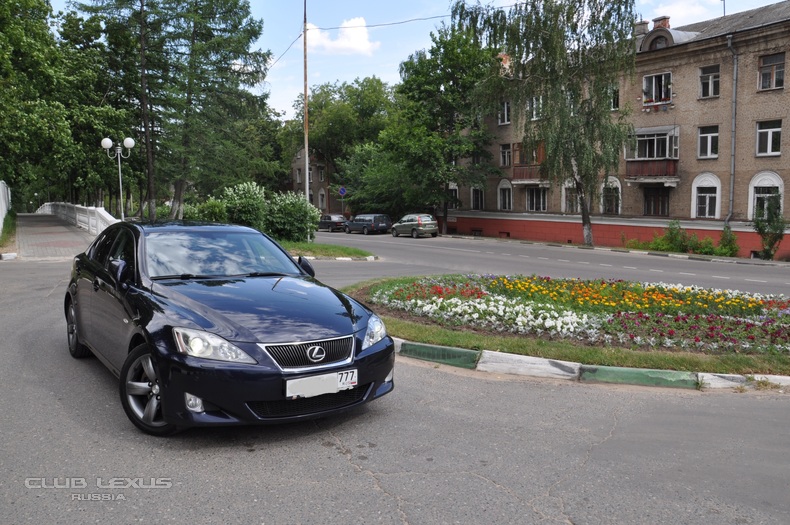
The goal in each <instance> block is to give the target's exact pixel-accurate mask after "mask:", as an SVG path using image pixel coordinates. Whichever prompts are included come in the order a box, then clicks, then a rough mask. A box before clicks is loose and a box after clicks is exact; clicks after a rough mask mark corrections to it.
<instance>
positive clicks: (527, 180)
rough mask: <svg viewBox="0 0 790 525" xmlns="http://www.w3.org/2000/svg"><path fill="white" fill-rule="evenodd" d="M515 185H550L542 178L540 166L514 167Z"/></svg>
mask: <svg viewBox="0 0 790 525" xmlns="http://www.w3.org/2000/svg"><path fill="white" fill-rule="evenodd" d="M510 182H512V183H513V184H534V185H540V186H544V185H546V184H547V183H548V181H547V180H544V179H542V178H541V177H540V164H516V165H515V166H513V178H512V179H511V181H510Z"/></svg>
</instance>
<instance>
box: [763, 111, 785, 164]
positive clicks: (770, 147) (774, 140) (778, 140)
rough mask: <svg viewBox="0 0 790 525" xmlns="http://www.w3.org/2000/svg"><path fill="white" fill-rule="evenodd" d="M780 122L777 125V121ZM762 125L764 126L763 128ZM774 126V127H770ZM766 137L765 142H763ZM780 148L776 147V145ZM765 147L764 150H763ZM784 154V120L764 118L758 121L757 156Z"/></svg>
mask: <svg viewBox="0 0 790 525" xmlns="http://www.w3.org/2000/svg"><path fill="white" fill-rule="evenodd" d="M777 122H778V123H779V127H776V124H775V123H777ZM761 126H763V127H762V128H761ZM768 126H773V127H768ZM762 139H764V142H765V143H764V144H761V142H762ZM775 145H776V146H777V147H778V149H776V150H775V149H774V146H775ZM761 148H764V151H761ZM781 154H782V120H781V119H774V120H764V121H762V122H758V123H757V156H758V157H773V156H776V155H781Z"/></svg>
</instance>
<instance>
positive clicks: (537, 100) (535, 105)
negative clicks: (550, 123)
mask: <svg viewBox="0 0 790 525" xmlns="http://www.w3.org/2000/svg"><path fill="white" fill-rule="evenodd" d="M529 118H530V119H531V120H540V119H541V118H543V97H532V98H531V99H530V103H529Z"/></svg>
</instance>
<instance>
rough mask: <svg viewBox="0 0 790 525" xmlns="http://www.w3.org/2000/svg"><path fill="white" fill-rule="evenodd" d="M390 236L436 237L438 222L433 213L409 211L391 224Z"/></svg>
mask: <svg viewBox="0 0 790 525" xmlns="http://www.w3.org/2000/svg"><path fill="white" fill-rule="evenodd" d="M391 231H392V236H393V237H397V236H398V235H411V236H412V237H413V238H415V239H416V238H417V237H421V236H423V235H430V236H431V237H436V236H437V235H439V223H438V222H436V219H435V218H434V217H433V215H429V214H427V213H410V214H408V215H404V216H403V217H402V218H401V220H399V221H398V222H396V223H394V224H393V225H392V230H391Z"/></svg>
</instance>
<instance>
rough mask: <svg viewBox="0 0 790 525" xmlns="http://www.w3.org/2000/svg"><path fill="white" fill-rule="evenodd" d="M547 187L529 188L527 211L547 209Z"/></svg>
mask: <svg viewBox="0 0 790 525" xmlns="http://www.w3.org/2000/svg"><path fill="white" fill-rule="evenodd" d="M547 193H548V192H547V190H546V188H527V211H546V194H547Z"/></svg>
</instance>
